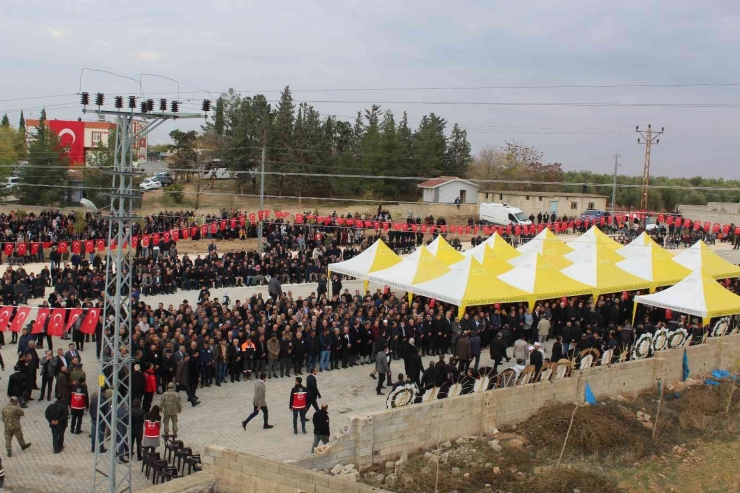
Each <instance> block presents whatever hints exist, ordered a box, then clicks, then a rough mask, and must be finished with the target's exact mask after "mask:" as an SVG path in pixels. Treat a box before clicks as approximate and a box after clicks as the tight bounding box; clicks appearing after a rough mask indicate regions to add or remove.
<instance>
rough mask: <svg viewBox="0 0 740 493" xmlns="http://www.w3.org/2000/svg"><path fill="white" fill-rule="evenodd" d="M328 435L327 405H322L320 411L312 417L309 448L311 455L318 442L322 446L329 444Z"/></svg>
mask: <svg viewBox="0 0 740 493" xmlns="http://www.w3.org/2000/svg"><path fill="white" fill-rule="evenodd" d="M330 434H331V433H330V430H329V405H328V404H322V405H321V409H320V410H319V411H316V412H315V413H314V415H313V445H312V446H311V453H313V451H314V449H315V448H316V446H317V445H318V444H319V441H321V443H323V444H327V443H329V435H330Z"/></svg>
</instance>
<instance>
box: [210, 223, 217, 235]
mask: <svg viewBox="0 0 740 493" xmlns="http://www.w3.org/2000/svg"><path fill="white" fill-rule="evenodd" d="M216 233H218V223H215V222H213V223H211V234H216Z"/></svg>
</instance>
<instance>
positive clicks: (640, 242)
mask: <svg viewBox="0 0 740 493" xmlns="http://www.w3.org/2000/svg"><path fill="white" fill-rule="evenodd" d="M648 248H653V249H658V251H660V252H663V253H665V254H666V255H669V256H672V254H671V253H670V252H669V251H668V250H665V249H663V247H661V246H660V245H658V244H657V243H655V240H653V239H652V238H651V237H650V235H649V234H647V233H646V232H644V231H643V232H642V234H640V236H638V237H637V238H635V239H634V240H632V241H631V242H629V243H628V244H627V245H625V246H623V247H622V248H620V249H618V250H617V253H618V254H620V255H621V256H623V257H625V258H629V257H634V256H635V255H637V254H639V253H641V252H644V251H645V250H646V249H648Z"/></svg>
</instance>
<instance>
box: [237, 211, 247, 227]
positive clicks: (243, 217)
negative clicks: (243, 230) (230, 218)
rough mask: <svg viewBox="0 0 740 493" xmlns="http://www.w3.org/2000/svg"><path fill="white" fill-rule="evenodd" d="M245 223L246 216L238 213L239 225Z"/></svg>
mask: <svg viewBox="0 0 740 493" xmlns="http://www.w3.org/2000/svg"><path fill="white" fill-rule="evenodd" d="M245 224H247V216H245V215H243V214H239V226H241V227H244V225H245Z"/></svg>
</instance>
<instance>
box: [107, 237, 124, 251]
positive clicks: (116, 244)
mask: <svg viewBox="0 0 740 493" xmlns="http://www.w3.org/2000/svg"><path fill="white" fill-rule="evenodd" d="M117 246H118V243H116V239H115V238H113V239H112V240H110V250H111V251H115V250H116V247H117ZM126 248H128V244H127V243H126V242H125V241H124V243H123V249H124V250H125V249H126Z"/></svg>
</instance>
